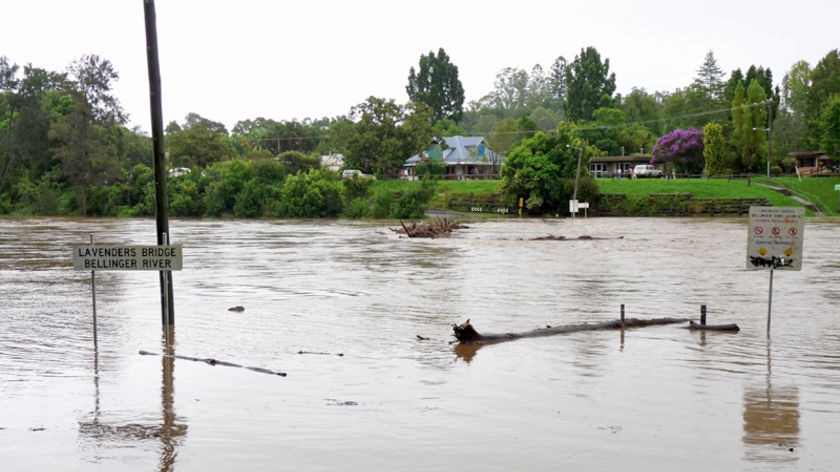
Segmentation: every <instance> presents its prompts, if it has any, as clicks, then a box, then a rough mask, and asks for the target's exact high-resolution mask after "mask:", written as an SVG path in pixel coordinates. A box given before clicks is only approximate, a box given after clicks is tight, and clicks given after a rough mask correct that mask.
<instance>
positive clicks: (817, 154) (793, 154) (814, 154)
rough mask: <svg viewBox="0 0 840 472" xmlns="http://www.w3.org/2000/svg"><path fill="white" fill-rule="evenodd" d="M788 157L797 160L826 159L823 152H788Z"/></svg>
mask: <svg viewBox="0 0 840 472" xmlns="http://www.w3.org/2000/svg"><path fill="white" fill-rule="evenodd" d="M788 156H790V157H793V158H797V157H818V158H828V156H827V155H826V153H825V151H797V152H789V153H788Z"/></svg>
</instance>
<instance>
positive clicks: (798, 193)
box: [375, 177, 840, 216]
mask: <svg viewBox="0 0 840 472" xmlns="http://www.w3.org/2000/svg"><path fill="white" fill-rule="evenodd" d="M499 182H500V181H498V180H468V181H441V182H439V184H438V187H437V191H436V193H435V197H434V198H433V200H432V202H431V206H434V207H439V208H446V207H447V202H449V201H452V200H453V199H458V198H470V196H474V197H475V199H476V201H477V202H479V201H481V200H484V199H487V198H488V197H489V196H491V195H493V194H494V193H495V192H496V191H497V189H498V186H499ZM838 184H840V178H837V177H811V178H803V179H801V180H800V179H798V178H797V177H773V178H770V179H768V178H766V177H756V178H752V179H750V180H746V179H726V178H717V179H673V180H669V179H636V180H632V179H599V180H598V185H599V188H600V191H601V193H602V194H620V195H627V198H628V199H645V198H647V197H648V196H650V195H657V194H691V196H692V197H693V198H695V199H722V200H726V199H746V198H750V199H752V198H765V199H767V200H768V201H770V202H771V203H772V204H773V205H774V206H803V203H802V202H801V200H807V201H810V202H811V203H813V204H814V206H815V207H816V208H817V209H818V210H819V211H821V212H822V213H823V214H825V215H827V216H837V215H838V211H837V210H838V206H840V203H838V200H840V192H837V191H835V190H834V187H835V185H838ZM375 185H376V186H377V187H379V188H381V189H383V190H384V189H388V190H391V191H400V190H405V189H408V188H411V186H413V185H419V182H403V181H385V182H376V184H375ZM794 197H798V199H797V198H794ZM808 214H813V213H812V212H810V211H809V212H808Z"/></svg>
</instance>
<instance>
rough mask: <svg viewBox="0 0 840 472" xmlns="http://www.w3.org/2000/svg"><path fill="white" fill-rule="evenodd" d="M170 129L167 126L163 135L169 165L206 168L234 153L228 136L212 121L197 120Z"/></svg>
mask: <svg viewBox="0 0 840 472" xmlns="http://www.w3.org/2000/svg"><path fill="white" fill-rule="evenodd" d="M174 129H175V128H172V127H170V133H169V134H168V135H167V136H166V153H167V157H168V160H169V165H170V167H189V168H191V169H192V168H206V167H209V166H210V165H211V164H214V163H216V162H223V161H227V160H230V159H232V158H234V157H235V156H236V155H237V153H236V150H235V149H234V148H233V146H232V144H231V142H230V139H229V137H228V135H227V134H226V133H223V132H221V131H218V129H217V128H215V127H213V126H212V122H205V121H197V122H194V123H192V124H190V125H189V126H184V127H179V128H178V130H177V131H173V130H174Z"/></svg>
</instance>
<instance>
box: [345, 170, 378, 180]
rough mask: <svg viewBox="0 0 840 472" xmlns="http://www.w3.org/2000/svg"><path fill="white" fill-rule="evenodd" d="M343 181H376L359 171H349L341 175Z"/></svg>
mask: <svg viewBox="0 0 840 472" xmlns="http://www.w3.org/2000/svg"><path fill="white" fill-rule="evenodd" d="M341 178H342V179H375V178H376V177H374V176H372V175H367V174H365V173H364V172H362V171H360V170H358V169H347V170H345V171H344V172H342V173H341Z"/></svg>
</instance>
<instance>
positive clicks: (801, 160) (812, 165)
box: [788, 151, 836, 175]
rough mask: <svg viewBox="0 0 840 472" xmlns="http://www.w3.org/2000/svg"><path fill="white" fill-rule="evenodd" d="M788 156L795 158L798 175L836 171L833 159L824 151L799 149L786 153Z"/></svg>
mask: <svg viewBox="0 0 840 472" xmlns="http://www.w3.org/2000/svg"><path fill="white" fill-rule="evenodd" d="M788 157H792V158H794V159H795V160H796V168H797V170H798V172H799V175H824V174H830V173H833V172H836V169H835V168H833V167H832V166H833V160H832V159H831V158H830V157H828V156H827V155H826V153H825V151H799V152H791V153H788Z"/></svg>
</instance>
